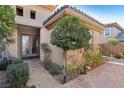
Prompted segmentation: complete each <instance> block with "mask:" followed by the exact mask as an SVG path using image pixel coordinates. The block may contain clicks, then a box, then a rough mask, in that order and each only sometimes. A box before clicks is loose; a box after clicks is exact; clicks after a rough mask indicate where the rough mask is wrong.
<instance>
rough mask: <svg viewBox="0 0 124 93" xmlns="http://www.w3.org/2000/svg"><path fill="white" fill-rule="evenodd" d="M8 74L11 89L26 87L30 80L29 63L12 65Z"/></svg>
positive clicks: (8, 68)
mask: <svg viewBox="0 0 124 93" xmlns="http://www.w3.org/2000/svg"><path fill="white" fill-rule="evenodd" d="M6 73H7V80H8V81H9V83H10V85H11V87H15V88H16V87H17V88H23V87H26V83H27V81H28V79H29V66H28V64H27V63H18V64H11V65H9V66H8V67H7V71H6Z"/></svg>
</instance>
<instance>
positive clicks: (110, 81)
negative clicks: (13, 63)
mask: <svg viewBox="0 0 124 93" xmlns="http://www.w3.org/2000/svg"><path fill="white" fill-rule="evenodd" d="M26 62H28V63H29V66H30V79H29V82H28V85H36V86H37V87H41V88H43V87H48V88H51V87H65V88H73V87H74V88H87V87H88V88H90V87H94V88H103V87H104V88H109V87H124V65H118V64H112V63H105V64H103V65H102V66H100V67H98V68H96V69H94V70H92V71H90V72H88V73H87V75H81V76H79V77H78V78H76V79H74V80H71V81H69V82H68V83H66V84H64V85H61V84H59V83H58V82H57V81H56V80H55V79H54V77H52V76H51V75H50V74H49V73H48V72H47V71H46V70H45V69H43V67H42V66H41V65H40V64H39V62H38V60H28V61H26Z"/></svg>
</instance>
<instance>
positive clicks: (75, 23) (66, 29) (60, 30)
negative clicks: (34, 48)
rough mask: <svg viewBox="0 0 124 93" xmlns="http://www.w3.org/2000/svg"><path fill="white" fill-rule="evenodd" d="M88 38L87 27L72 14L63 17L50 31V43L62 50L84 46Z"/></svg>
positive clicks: (86, 45) (87, 42) (87, 44)
mask: <svg viewBox="0 0 124 93" xmlns="http://www.w3.org/2000/svg"><path fill="white" fill-rule="evenodd" d="M90 38H91V36H90V32H89V29H88V28H86V27H85V26H84V25H83V24H82V23H81V22H80V20H79V18H77V17H74V16H66V17H63V18H62V19H61V20H59V21H58V23H57V25H56V26H55V28H54V30H53V31H52V33H51V43H52V44H53V45H57V46H58V47H61V48H63V49H64V50H69V49H72V50H75V49H80V48H86V47H88V46H89V40H90Z"/></svg>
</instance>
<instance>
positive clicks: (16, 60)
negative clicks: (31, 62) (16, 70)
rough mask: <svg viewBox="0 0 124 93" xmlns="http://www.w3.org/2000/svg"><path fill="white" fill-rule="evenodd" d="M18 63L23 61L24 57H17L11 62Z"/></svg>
mask: <svg viewBox="0 0 124 93" xmlns="http://www.w3.org/2000/svg"><path fill="white" fill-rule="evenodd" d="M18 63H23V60H22V59H18V58H15V59H12V60H11V64H18Z"/></svg>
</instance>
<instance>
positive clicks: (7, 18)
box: [0, 5, 16, 43]
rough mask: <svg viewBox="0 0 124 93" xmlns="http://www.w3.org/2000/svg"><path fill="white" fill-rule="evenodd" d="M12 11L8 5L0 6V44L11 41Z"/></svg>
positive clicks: (13, 19)
mask: <svg viewBox="0 0 124 93" xmlns="http://www.w3.org/2000/svg"><path fill="white" fill-rule="evenodd" d="M15 26H16V24H15V14H14V10H13V8H12V7H11V6H9V5H0V42H2V43H3V42H5V43H10V42H11V41H12V38H11V36H12V30H13V29H14V28H15Z"/></svg>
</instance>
